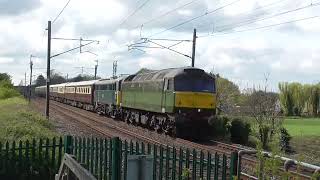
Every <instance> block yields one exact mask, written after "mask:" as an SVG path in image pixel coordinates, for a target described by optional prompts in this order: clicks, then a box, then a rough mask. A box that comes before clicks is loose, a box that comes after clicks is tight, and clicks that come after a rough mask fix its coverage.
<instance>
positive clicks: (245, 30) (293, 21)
mask: <svg viewBox="0 0 320 180" xmlns="http://www.w3.org/2000/svg"><path fill="white" fill-rule="evenodd" d="M315 18H319V16H311V17H306V18H301V19H296V20H292V21H285V22H281V23H276V24H270V25H266V26H260V27H256V28H249V29H244V30H239V31H232V32H224V31H218V32H215V33H213V34H209V35H203V36H198V38H204V37H209V36H220V35H226V34H233V33H241V32H247V31H254V30H259V29H266V28H271V27H274V26H280V25H284V24H290V23H295V22H299V21H306V20H310V19H315ZM219 32H222V34H218V35H216V33H219ZM223 32H224V33H223Z"/></svg>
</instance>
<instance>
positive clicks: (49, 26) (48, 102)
mask: <svg viewBox="0 0 320 180" xmlns="http://www.w3.org/2000/svg"><path fill="white" fill-rule="evenodd" d="M50 56H51V21H48V50H47V93H46V117H47V119H49V105H50V89H49V88H50Z"/></svg>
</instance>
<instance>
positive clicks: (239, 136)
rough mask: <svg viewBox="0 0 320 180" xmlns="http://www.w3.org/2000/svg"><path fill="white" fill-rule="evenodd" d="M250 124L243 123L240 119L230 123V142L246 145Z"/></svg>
mask: <svg viewBox="0 0 320 180" xmlns="http://www.w3.org/2000/svg"><path fill="white" fill-rule="evenodd" d="M250 131H251V130H250V124H248V123H246V122H243V121H242V120H241V119H238V118H236V119H234V120H233V121H232V122H231V128H230V133H231V142H233V143H237V144H243V145H246V144H247V143H248V139H249V134H250Z"/></svg>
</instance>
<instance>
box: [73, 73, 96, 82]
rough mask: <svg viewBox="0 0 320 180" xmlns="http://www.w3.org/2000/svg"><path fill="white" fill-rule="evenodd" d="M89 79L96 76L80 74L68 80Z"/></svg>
mask: <svg viewBox="0 0 320 180" xmlns="http://www.w3.org/2000/svg"><path fill="white" fill-rule="evenodd" d="M98 79H99V78H98ZM89 80H94V76H89V75H81V74H79V75H78V76H76V77H74V78H71V79H69V80H68V82H80V81H89Z"/></svg>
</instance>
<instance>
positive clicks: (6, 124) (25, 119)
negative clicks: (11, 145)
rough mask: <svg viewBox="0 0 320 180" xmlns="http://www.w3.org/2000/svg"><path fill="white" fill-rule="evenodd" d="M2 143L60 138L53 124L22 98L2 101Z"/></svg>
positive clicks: (0, 122) (0, 116)
mask: <svg viewBox="0 0 320 180" xmlns="http://www.w3.org/2000/svg"><path fill="white" fill-rule="evenodd" d="M0 127H1V128H0V142H4V141H19V140H27V139H28V140H30V139H32V138H52V137H54V136H58V134H57V133H56V132H55V131H54V129H53V126H52V125H51V123H50V122H49V121H48V120H46V119H45V118H44V117H43V116H41V115H39V114H38V113H36V112H34V111H32V110H31V109H30V108H29V106H28V103H27V102H26V101H25V100H24V99H23V98H21V97H14V98H9V99H5V100H0Z"/></svg>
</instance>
